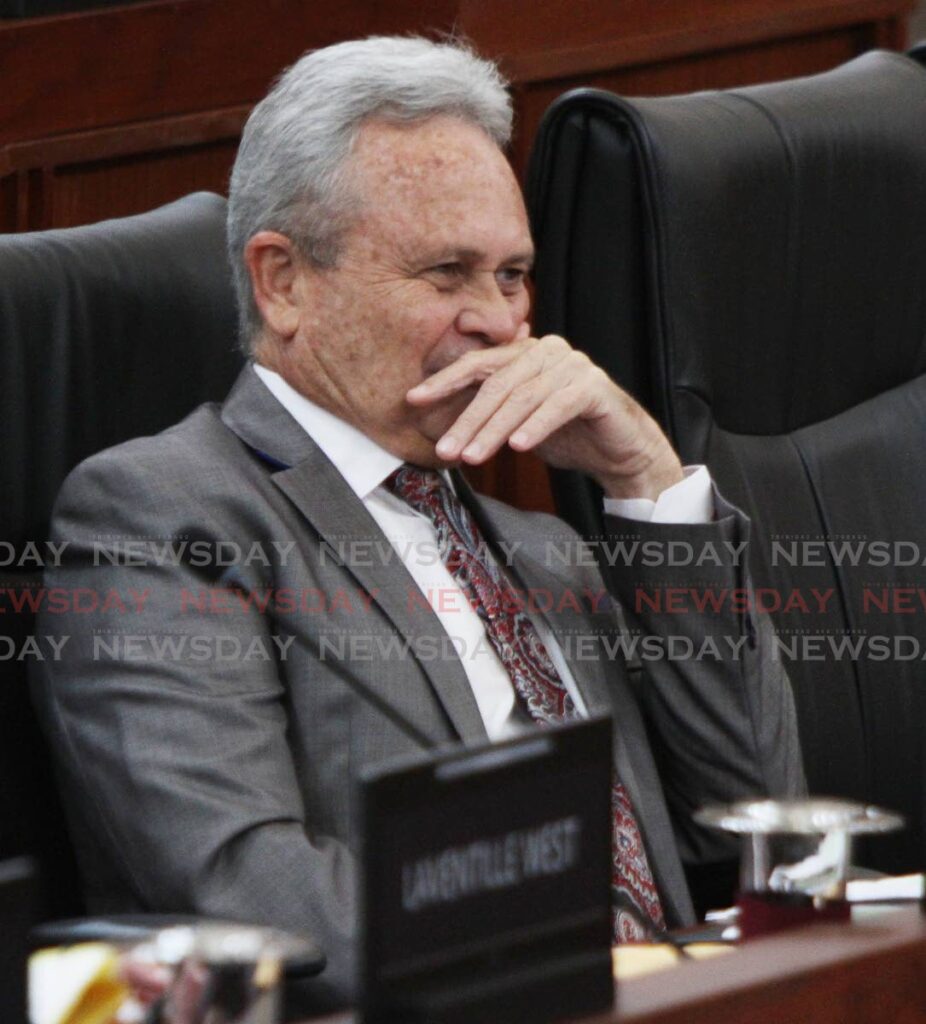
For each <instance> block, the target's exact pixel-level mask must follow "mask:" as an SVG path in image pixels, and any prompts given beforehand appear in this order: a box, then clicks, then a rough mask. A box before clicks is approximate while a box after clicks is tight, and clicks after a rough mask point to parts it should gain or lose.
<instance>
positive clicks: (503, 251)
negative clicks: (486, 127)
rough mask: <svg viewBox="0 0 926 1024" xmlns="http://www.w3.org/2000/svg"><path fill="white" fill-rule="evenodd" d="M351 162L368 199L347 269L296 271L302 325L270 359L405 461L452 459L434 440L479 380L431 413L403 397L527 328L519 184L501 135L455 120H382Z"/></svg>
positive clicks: (267, 349)
mask: <svg viewBox="0 0 926 1024" xmlns="http://www.w3.org/2000/svg"><path fill="white" fill-rule="evenodd" d="M350 161H351V163H350V183H351V185H352V187H353V189H354V190H355V192H356V194H357V195H359V196H360V197H361V201H362V205H361V208H360V211H359V214H358V216H357V217H356V218H355V220H354V222H353V224H352V226H351V227H350V228H349V229H348V231H347V232H346V235H345V236H344V239H343V246H342V249H341V253H340V257H339V259H338V262H337V265H336V266H335V267H334V268H331V269H327V270H320V269H317V268H312V267H308V266H303V267H300V268H299V271H298V274H299V281H298V288H299V295H300V297H301V304H302V308H301V317H300V322H299V327H298V329H297V331H296V334H295V336H294V337H293V338H292V339H291V341H290V342H289V343H288V344H286V345H274V344H270V345H265V346H264V348H263V350H262V353H261V361H262V362H264V363H265V364H266V365H269V366H271V367H272V368H273V369H276V370H277V371H278V372H279V373H281V374H282V375H283V376H284V377H285V378H286V379H287V380H288V381H289V383H290V384H292V385H293V387H295V388H296V389H297V390H299V391H300V392H302V393H303V394H305V395H306V396H308V397H309V398H311V399H312V400H313V401H315V402H317V403H318V404H319V405H322V406H324V407H325V408H327V409H329V410H330V411H331V412H334V413H335V414H337V415H338V416H340V417H341V418H343V419H345V420H347V421H348V422H350V423H353V424H354V425H355V426H357V427H358V428H359V429H360V430H362V431H363V432H364V433H365V434H367V435H368V436H369V437H371V438H373V439H374V440H376V441H378V442H379V443H380V444H381V445H383V447H385V448H387V449H388V450H389V451H392V452H394V453H395V454H396V455H398V456H400V457H401V458H403V459H405V460H407V461H411V462H416V463H418V464H420V465H445V464H446V461H445V460H441V459H440V458H438V457H437V456H436V455H435V452H434V444H435V442H436V441H437V440H438V439H439V438H440V437H441V435H442V434H443V433H444V432H445V431H446V429H447V428H448V427H449V426H450V425H451V424H452V423H453V421H454V420H455V419H456V418H457V416H458V415H459V413H460V412H461V411H462V409H463V408H465V407H466V405H467V404H468V402H469V401H470V399H471V398H472V396H473V394H474V393H475V388H468V389H466V390H465V391H463V392H460V393H458V394H455V395H453V396H450V397H448V398H447V399H446V400H445V401H443V402H441V403H439V404H438V405H436V406H432V407H429V408H424V409H423V408H420V407H418V408H416V407H413V406H411V405H410V404H409V403H408V402H407V401H406V398H405V395H406V392H407V391H408V390H409V389H410V388H412V387H413V386H414V385H416V384H419V383H420V382H421V381H422V380H424V379H425V378H426V377H428V376H429V375H431V374H433V373H435V372H436V371H438V370H440V369H443V368H444V367H446V366H448V365H449V364H450V363H452V362H454V361H455V360H456V359H458V358H459V357H460V356H461V355H463V354H464V353H465V352H467V351H470V350H471V349H474V348H487V347H490V346H495V345H504V344H507V343H508V342H510V341H512V340H514V338H515V337H516V335H517V334H518V331H519V329H522V327H523V325H525V321H526V318H527V314H528V308H529V299H528V293H527V288H526V284H525V279H524V278H525V273H526V271H527V269H528V267H529V263H530V259H531V256H532V252H533V247H532V244H531V239H530V231H529V228H528V224H527V216H526V213H525V210H524V203H523V200H522V198H521V192H520V189H519V188H518V185H517V182H516V180H515V178H514V175H513V173H512V171H511V169H510V167H509V165H508V162H507V161H506V160H505V158H504V156H503V155H502V153H501V152H500V151H499V150H498V148H497V147H496V146H495V144H494V143H493V142H492V141H491V139H489V137H488V136H486V135H485V134H484V133H483V132H482V131H481V130H480V129H479V128H476V127H474V126H473V125H470V124H467V123H465V122H463V121H460V120H458V119H456V118H453V117H443V116H442V117H435V118H431V119H430V120H427V121H424V122H418V123H415V124H412V125H395V124H390V123H388V122H383V121H372V122H370V123H368V124H367V125H365V126H364V127H363V128H362V129H361V131H360V133H359V135H358V137H357V140H356V144H355V147H354V151H353V154H352V156H351V158H350Z"/></svg>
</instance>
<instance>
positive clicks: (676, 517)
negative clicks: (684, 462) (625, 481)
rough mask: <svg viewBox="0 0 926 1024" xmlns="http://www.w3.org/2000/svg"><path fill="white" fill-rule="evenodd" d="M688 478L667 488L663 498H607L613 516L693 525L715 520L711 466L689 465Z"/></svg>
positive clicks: (606, 508)
mask: <svg viewBox="0 0 926 1024" xmlns="http://www.w3.org/2000/svg"><path fill="white" fill-rule="evenodd" d="M684 474H685V478H684V480H679V482H678V483H677V484H673V485H672V486H671V487H667V488H666V489H665V490H664V491H663V492H662V494H660V495H659V497H658V498H657V499H656V500H655V501H652V500H651V499H650V498H605V499H604V510H605V514H606V515H609V516H623V517H624V519H636V520H638V521H639V522H643V523H676V524H679V525H680V524H686V525H689V526H694V525H697V524H698V523H709V522H711V521H712V520H713V518H714V494H713V485H712V482H711V474H710V473H709V472H708V470H707V466H686V467H685V469H684Z"/></svg>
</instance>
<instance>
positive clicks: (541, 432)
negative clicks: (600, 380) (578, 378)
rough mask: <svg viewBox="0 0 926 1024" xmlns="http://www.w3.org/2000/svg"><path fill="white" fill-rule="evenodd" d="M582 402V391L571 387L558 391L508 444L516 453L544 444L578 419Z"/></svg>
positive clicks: (513, 434)
mask: <svg viewBox="0 0 926 1024" xmlns="http://www.w3.org/2000/svg"><path fill="white" fill-rule="evenodd" d="M581 400H582V395H581V389H579V388H577V387H574V386H569V387H565V388H560V389H558V390H557V391H556V392H555V393H554V394H553V395H551V396H550V398H549V400H548V401H546V402H544V403H543V404H542V405H541V406H539V407H538V408H537V409H536V410H534V412H533V413H531V415H530V416H528V417H527V419H525V420H524V422H523V423H522V424H521V425H520V426H519V427H518V429H517V430H515V431H514V432H513V433H512V435H511V437H509V438H508V443H509V444H510V445H511V447H512V448H514V449H515V451H519V452H526V451H530V449H531V448H536V447H537V445H539V444H543V442H544V441H546V439H547V438H548V437H550V435H551V434H555V433H556V431H557V430H559V429H560V427H564V426H565V425H566V424H567V423H569V422H571V421H572V420H574V419H575V418H576V408H577V405H578V403H579V402H581Z"/></svg>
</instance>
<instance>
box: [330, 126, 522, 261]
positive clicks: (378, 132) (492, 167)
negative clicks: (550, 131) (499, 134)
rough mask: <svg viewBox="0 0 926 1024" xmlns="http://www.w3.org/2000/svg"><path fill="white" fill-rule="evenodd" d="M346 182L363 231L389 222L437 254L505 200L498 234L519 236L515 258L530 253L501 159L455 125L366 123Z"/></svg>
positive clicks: (476, 135)
mask: <svg viewBox="0 0 926 1024" xmlns="http://www.w3.org/2000/svg"><path fill="white" fill-rule="evenodd" d="M348 181H349V183H350V188H351V190H352V192H353V193H354V195H355V198H356V200H357V201H358V202H359V203H360V204H361V206H362V207H363V215H362V217H361V223H362V222H363V221H367V222H368V223H369V222H370V221H379V222H380V223H382V222H383V221H389V222H391V223H392V226H393V227H399V226H400V225H401V230H403V231H407V232H409V233H410V234H413V235H415V236H417V237H418V238H419V239H420V238H421V237H422V235H424V234H426V235H428V236H429V239H430V243H431V245H430V246H429V248H434V249H435V250H443V249H448V248H453V247H456V246H459V245H460V244H461V237H460V229H461V228H462V227H465V226H466V224H467V223H468V222H469V221H470V220H471V219H472V216H473V213H474V207H475V206H477V205H478V206H479V207H483V206H485V205H487V204H488V205H492V206H494V207H496V208H498V205H499V200H502V203H501V205H502V206H503V207H504V209H505V211H506V212H507V213H508V214H509V216H507V217H505V218H503V221H505V222H507V223H503V222H500V223H499V224H498V229H499V231H500V232H505V231H507V232H510V233H512V234H513V235H516V236H517V237H512V240H511V245H512V246H513V247H514V248H515V249H517V250H518V251H519V253H523V254H525V255H527V254H528V251H529V250H530V249H531V243H530V237H529V233H527V231H526V215H525V213H524V204H523V198H522V195H521V190H520V188H519V186H518V183H517V181H516V179H515V177H514V174H513V172H512V171H511V168H510V166H509V164H508V162H507V160H506V159H505V156H504V154H503V153H502V152H501V150H499V149H498V147H497V146H496V145H495V143H494V142H493V141H492V140H491V139H490V138H489V136H487V135H486V134H485V133H484V132H483V131H482V130H481V129H480V128H478V127H476V126H474V125H472V124H469V123H468V122H465V121H462V120H459V119H458V118H455V117H450V116H440V117H434V118H430V119H428V120H426V121H421V122H412V123H410V124H396V123H393V122H388V121H379V120H374V121H370V122H367V123H366V124H365V125H364V126H363V127H362V128H361V130H360V131H359V132H358V135H357V138H356V139H355V143H354V146H353V148H352V153H351V157H350V160H349V168H348ZM397 222H398V223H397Z"/></svg>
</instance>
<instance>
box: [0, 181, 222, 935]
mask: <svg viewBox="0 0 926 1024" xmlns="http://www.w3.org/2000/svg"><path fill="white" fill-rule="evenodd" d="M224 250H225V201H224V200H223V199H221V198H220V197H219V196H215V195H210V194H206V193H201V194H196V195H191V196H188V197H186V198H184V199H181V200H179V201H177V202H175V203H171V204H170V205H168V206H164V207H162V208H160V209H158V210H154V211H152V212H150V213H146V214H142V215H140V216H136V217H128V218H125V219H122V220H113V221H106V222H103V223H100V224H95V225H92V226H89V227H80V228H71V229H66V230H56V231H47V232H38V233H33V234H22V235H6V236H3V237H0V409H2V410H3V416H2V439H0V450H2V458H0V495H2V501H0V541H2V542H3V546H2V548H0V613H2V615H3V618H2V620H0V634H3V636H4V637H9V638H10V641H4V643H3V647H2V649H0V655H3V654H5V653H7V652H8V651H9V650H13V651H14V656H13V657H12V658H11V659H10V660H4V661H3V662H0V671H2V685H0V858H2V857H5V856H12V855H16V854H22V853H31V854H34V855H36V857H37V859H38V860H39V862H40V864H41V865H42V867H43V868H44V870H43V872H42V873H43V876H44V887H45V906H44V913H45V915H48V914H52V913H65V912H74V911H77V910H79V909H80V900H79V896H78V892H77V885H76V876H75V874H74V871H73V863H72V860H71V856H70V849H69V844H68V840H67V837H66V835H65V833H64V829H63V823H62V812H61V807H60V804H59V802H58V799H57V797H56V795H55V793H54V787H53V783H52V779H51V771H50V767H49V759H48V756H47V752H46V751H45V750H44V747H43V741H42V739H41V737H40V734H39V732H38V729H37V727H36V725H35V723H34V720H33V716H32V712H31V708H30V707H29V699H28V692H27V685H26V672H27V669H28V667H29V662H30V661H31V660H34V657H26V658H24V659H23V660H16V654H19V653H21V652H22V650H23V644H24V643H25V639H26V637H27V636H29V635H30V634H31V633H32V632H33V627H34V616H33V615H32V614H31V613H30V612H29V610H28V606H27V607H26V610H25V611H23V612H17V605H18V603H19V601H20V599H21V594H22V593H23V591H24V589H26V588H32V593H34V594H37V593H38V592H39V591H38V588H39V586H40V580H41V567H40V566H38V565H37V564H36V562H35V560H30V559H29V558H23V556H24V555H26V554H27V553H28V551H29V549H28V547H27V545H28V544H29V543H30V542H32V543H34V544H37V545H38V546H39V547H38V549H37V550H38V551H39V554H40V556H42V557H44V556H47V552H46V551H45V550H44V548H42V544H43V542H44V540H45V538H46V537H47V530H48V520H49V516H50V512H51V507H52V503H53V501H54V498H55V495H56V493H57V491H58V488H59V486H60V484H61V482H62V480H63V479H64V477H65V476H66V475H67V473H68V472H69V471H70V470H71V469H72V468H73V467H74V465H76V464H77V463H78V462H80V461H81V460H82V459H84V458H86V457H87V456H88V455H91V454H92V453H94V452H96V451H99V450H100V449H102V448H106V447H109V446H110V445H113V444H116V443H118V442H121V441H124V440H126V439H127V438H130V437H134V436H137V435H140V434H150V433H153V432H156V431H158V430H161V429H163V428H164V427H166V426H168V425H169V424H171V423H173V422H175V421H176V420H177V419H179V418H181V417H182V416H183V415H185V414H186V413H187V412H189V411H190V410H191V409H193V408H194V407H195V406H197V405H198V404H199V403H201V402H203V401H206V400H208V399H220V398H222V397H223V396H224V395H225V393H226V391H227V390H228V388H229V386H230V384H231V382H232V381H233V380H234V378H235V377H236V375H237V373H238V370H239V369H240V366H241V364H242V359H241V357H240V356H239V355H238V354H237V352H236V351H235V334H236V325H235V306H234V298H233V294H232V289H231V281H230V274H229V272H228V269H227V265H226V259H225V251H224ZM11 545H12V548H11V547H10V546H11ZM33 550H35V549H33ZM20 563H21V564H20ZM43 653H44V654H45V655H46V656H48V655H49V653H50V648H49V647H48V646H44V648H43Z"/></svg>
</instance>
